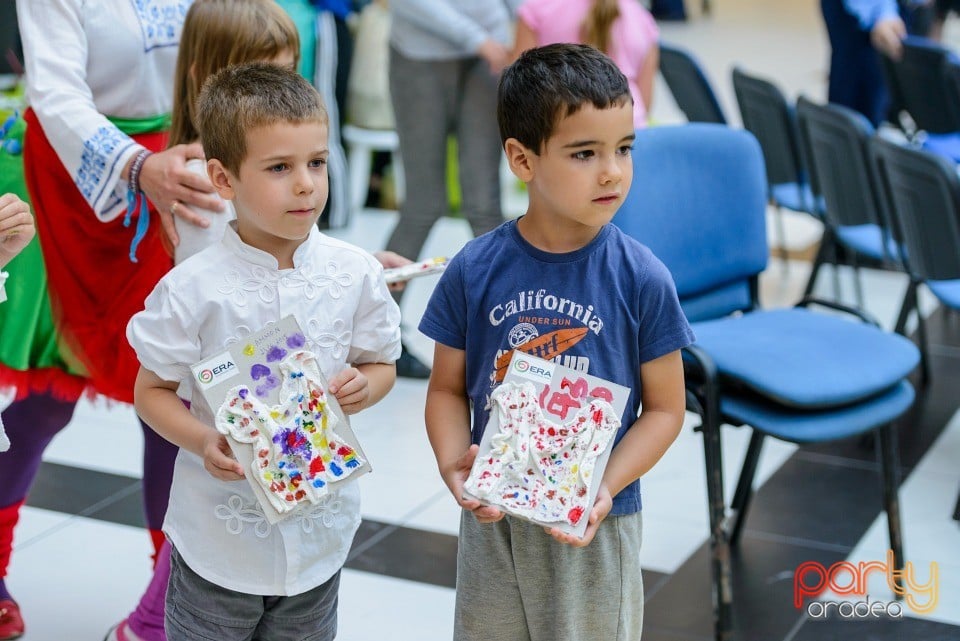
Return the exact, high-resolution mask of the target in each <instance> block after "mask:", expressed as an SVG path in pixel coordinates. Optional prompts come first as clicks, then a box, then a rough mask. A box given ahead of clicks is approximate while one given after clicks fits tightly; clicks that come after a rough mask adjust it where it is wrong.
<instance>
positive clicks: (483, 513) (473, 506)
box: [441, 445, 503, 523]
mask: <svg viewBox="0 0 960 641" xmlns="http://www.w3.org/2000/svg"><path fill="white" fill-rule="evenodd" d="M479 450H480V446H479V445H471V446H470V449H468V450H467V451H466V452H464V454H463V456H461V457H460V458H458V459H457V460H456V461H454V463H453V465H451V466H449V467H448V468H447V469H445V470H441V475H442V476H443V482H444V483H446V484H447V487H448V488H449V489H450V492H451V493H452V494H453V498H455V499H457V503H459V504H460V507H462V508H463V509H465V510H470V511H471V512H473V515H474V516H475V517H477V520H478V521H480V522H481V523H493V522H495V521H499V520H500V519H502V518H503V512H501V511H500V510H498V509H497V508H495V507H493V506H491V505H483V504H482V503H480V501H478V500H476V499H470V498H466V497H464V496H463V484H464V483H465V482H466V481H467V477H468V476H470V468H472V467H473V461H474V459H476V458H477V452H478V451H479Z"/></svg>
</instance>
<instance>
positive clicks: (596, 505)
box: [544, 483, 613, 548]
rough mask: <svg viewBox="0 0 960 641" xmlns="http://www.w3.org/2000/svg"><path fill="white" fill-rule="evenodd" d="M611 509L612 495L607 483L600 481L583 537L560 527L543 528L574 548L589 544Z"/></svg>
mask: <svg viewBox="0 0 960 641" xmlns="http://www.w3.org/2000/svg"><path fill="white" fill-rule="evenodd" d="M611 509H613V497H611V496H610V490H608V489H607V484H606V483H602V484H601V485H600V490H599V491H598V492H597V499H596V500H595V501H594V502H593V509H592V510H590V520H589V521H588V522H587V529H586V531H584V533H583V538H580V537H578V536H574V535H573V534H567V533H566V532H564V531H563V530H561V529H560V528H549V529H548V528H544V529H545V530H547V533H548V534H549V535H550V536H552V537H553V538H554V539H556V540H557V541H559V542H560V543H566V544H567V545H572V546H573V547H575V548H583V547H586V546H588V545H590V542H591V541H593V537H594V536H596V534H597V529H598V528H599V527H600V523H602V522H603V520H604V519H605V518H607V515H608V514H610V510H611Z"/></svg>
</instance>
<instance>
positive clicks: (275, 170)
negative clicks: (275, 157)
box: [268, 162, 287, 174]
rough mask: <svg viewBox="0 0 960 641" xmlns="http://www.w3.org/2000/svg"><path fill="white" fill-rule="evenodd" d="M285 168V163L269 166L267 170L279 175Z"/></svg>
mask: <svg viewBox="0 0 960 641" xmlns="http://www.w3.org/2000/svg"><path fill="white" fill-rule="evenodd" d="M286 168H287V164H286V163H282V162H281V163H277V164H276V165H271V166H270V167H269V168H268V170H269V171H272V172H273V173H275V174H279V173H280V172H281V171H284V170H285V169H286Z"/></svg>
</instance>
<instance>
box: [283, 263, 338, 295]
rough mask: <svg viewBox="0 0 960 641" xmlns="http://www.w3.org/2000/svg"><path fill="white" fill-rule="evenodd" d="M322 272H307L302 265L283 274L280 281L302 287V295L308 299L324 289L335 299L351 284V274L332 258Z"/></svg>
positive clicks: (287, 284)
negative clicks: (344, 270) (341, 268)
mask: <svg viewBox="0 0 960 641" xmlns="http://www.w3.org/2000/svg"><path fill="white" fill-rule="evenodd" d="M324 272H325V273H322V274H319V273H308V272H306V271H305V270H304V269H303V267H298V268H297V269H295V270H294V271H293V272H291V273H289V274H286V275H284V276H283V279H282V281H281V282H282V283H283V285H284V286H285V287H290V288H295V287H302V288H303V295H304V297H306V298H307V299H308V300H313V299H314V298H316V296H317V294H319V293H320V292H322V291H324V290H326V292H327V293H328V294H329V295H330V298H332V299H334V300H337V299H339V298H340V297H341V296H342V295H343V290H344V288H346V287H349V286H350V285H352V284H353V276H351V275H350V274H349V273H347V272H342V271H340V266H339V265H337V264H336V263H335V262H333V261H332V260H331V261H329V262H328V263H327V264H326V266H325V268H324Z"/></svg>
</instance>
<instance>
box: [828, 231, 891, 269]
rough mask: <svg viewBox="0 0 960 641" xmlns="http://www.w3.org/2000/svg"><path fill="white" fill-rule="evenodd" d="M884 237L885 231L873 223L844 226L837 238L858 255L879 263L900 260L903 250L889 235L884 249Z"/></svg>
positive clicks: (838, 232)
mask: <svg viewBox="0 0 960 641" xmlns="http://www.w3.org/2000/svg"><path fill="white" fill-rule="evenodd" d="M884 235H885V234H884V232H883V229H881V228H880V226H879V225H875V224H873V223H867V224H864V225H844V226H843V227H839V228H837V238H839V239H840V242H841V243H842V244H843V245H844V246H845V247H849V248H850V249H853V250H855V251H856V252H857V253H858V254H863V255H864V256H869V257H870V258H872V259H874V260H879V261H885V260H891V259H893V260H898V259H899V257H900V252H901V249H900V248H899V247H898V246H897V243H896V241H894V240H893V238H891V237H890V235H889V234H887V235H886V247H884Z"/></svg>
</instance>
